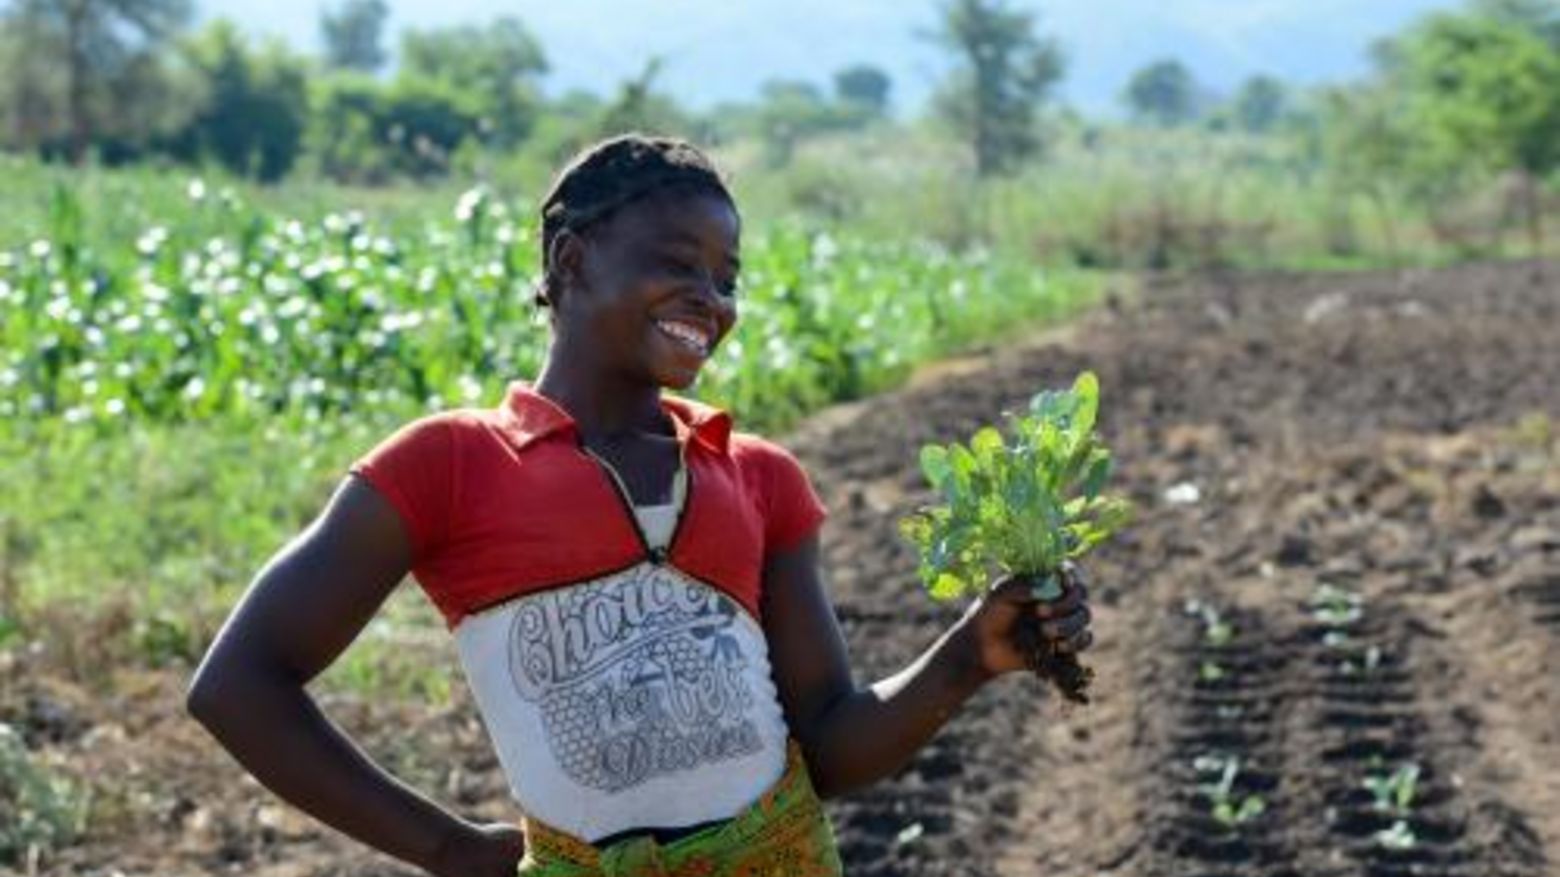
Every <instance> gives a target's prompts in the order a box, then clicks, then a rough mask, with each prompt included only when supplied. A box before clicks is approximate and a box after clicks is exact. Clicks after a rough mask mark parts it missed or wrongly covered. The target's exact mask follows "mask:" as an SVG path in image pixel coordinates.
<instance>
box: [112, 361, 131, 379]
mask: <svg viewBox="0 0 1560 877" xmlns="http://www.w3.org/2000/svg"><path fill="white" fill-rule="evenodd" d="M133 374H135V366H133V365H131V364H130V363H128V362H121V363H118V364H117V365H115V366H114V377H116V378H120V379H121V380H122V379H124V378H128V377H130V376H131V375H133Z"/></svg>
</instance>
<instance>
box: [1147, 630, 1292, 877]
mask: <svg viewBox="0 0 1560 877" xmlns="http://www.w3.org/2000/svg"><path fill="white" fill-rule="evenodd" d="M1185 611H1186V614H1187V615H1188V616H1190V617H1191V618H1192V619H1193V620H1194V622H1195V624H1196V631H1197V633H1196V638H1195V641H1194V642H1192V643H1191V644H1190V645H1189V646H1187V647H1185V648H1183V649H1182V653H1183V656H1184V657H1185V658H1186V659H1187V660H1186V662H1185V664H1184V665H1183V666H1184V667H1185V670H1184V671H1183V672H1187V673H1189V674H1190V675H1191V676H1192V680H1191V682H1192V684H1191V686H1190V693H1189V695H1188V696H1187V701H1186V709H1185V712H1184V714H1183V715H1182V716H1181V726H1182V727H1183V728H1184V729H1185V731H1184V732H1183V734H1182V736H1181V737H1180V738H1179V739H1178V740H1177V741H1176V746H1175V749H1174V757H1175V759H1176V763H1177V765H1178V768H1179V770H1178V773H1179V774H1181V779H1180V780H1179V781H1180V782H1182V783H1184V788H1186V793H1185V794H1183V795H1182V796H1181V798H1182V800H1184V801H1186V802H1188V803H1187V806H1188V807H1189V808H1190V811H1191V812H1190V813H1188V814H1187V815H1186V818H1185V819H1184V820H1183V821H1182V825H1183V826H1184V828H1185V832H1184V836H1183V837H1181V838H1180V839H1179V843H1177V844H1176V849H1177V852H1178V854H1179V855H1180V856H1181V857H1183V858H1186V859H1190V860H1194V861H1198V862H1205V863H1219V864H1230V865H1234V864H1239V865H1241V866H1243V867H1242V870H1241V871H1240V873H1242V874H1251V873H1253V871H1252V870H1251V869H1253V868H1261V867H1262V866H1263V865H1265V864H1268V863H1272V862H1280V861H1283V860H1284V859H1286V858H1287V857H1286V856H1284V855H1282V853H1281V851H1280V850H1278V848H1277V843H1276V841H1274V840H1273V838H1274V837H1275V836H1276V832H1274V831H1272V830H1271V826H1272V825H1274V824H1276V823H1277V822H1278V821H1279V820H1278V819H1277V818H1276V814H1275V813H1274V812H1273V806H1272V795H1273V793H1274V792H1275V791H1276V789H1277V786H1278V781H1277V779H1276V777H1275V775H1274V774H1273V773H1272V772H1271V771H1268V770H1265V769H1264V766H1266V765H1271V764H1273V763H1274V762H1275V760H1276V758H1275V753H1276V745H1275V740H1274V734H1275V729H1274V722H1273V707H1274V704H1273V700H1272V691H1271V689H1272V683H1273V680H1272V678H1271V674H1272V672H1273V667H1274V666H1275V664H1274V662H1273V661H1272V658H1271V656H1270V655H1266V654H1264V652H1263V650H1262V649H1263V647H1264V646H1263V645H1260V643H1261V639H1262V638H1261V636H1260V634H1259V623H1258V620H1257V617H1256V616H1253V615H1246V614H1239V613H1233V612H1228V611H1225V610H1222V609H1220V608H1219V607H1218V606H1216V605H1215V604H1214V603H1212V602H1209V601H1203V600H1192V601H1189V602H1188V603H1187V604H1186V606H1185ZM1186 767H1190V771H1189V772H1188V771H1185V768H1186Z"/></svg>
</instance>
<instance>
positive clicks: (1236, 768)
mask: <svg viewBox="0 0 1560 877" xmlns="http://www.w3.org/2000/svg"><path fill="white" fill-rule="evenodd" d="M1193 766H1194V767H1195V768H1196V769H1197V770H1199V771H1200V772H1202V773H1213V772H1217V773H1218V774H1219V779H1218V780H1217V781H1215V782H1212V783H1203V784H1200V785H1199V786H1198V787H1197V790H1198V791H1200V792H1202V793H1203V794H1205V795H1207V796H1208V801H1209V815H1211V816H1212V817H1213V819H1214V821H1215V822H1217V823H1219V824H1220V825H1222V826H1224V828H1225V829H1227V830H1229V831H1234V830H1235V829H1237V828H1239V827H1240V826H1242V825H1245V824H1246V823H1248V822H1250V821H1251V820H1253V819H1256V818H1257V817H1258V816H1261V815H1262V814H1263V813H1265V812H1267V802H1266V801H1264V800H1263V798H1262V796H1261V795H1237V794H1236V793H1235V779H1236V777H1238V776H1239V775H1240V759H1239V758H1236V757H1234V756H1228V757H1223V756H1204V757H1202V758H1199V759H1197V760H1196V761H1195V762H1193Z"/></svg>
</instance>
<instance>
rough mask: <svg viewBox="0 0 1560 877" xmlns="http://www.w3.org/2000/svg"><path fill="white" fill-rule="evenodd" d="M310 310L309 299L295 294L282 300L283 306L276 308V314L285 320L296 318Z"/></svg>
mask: <svg viewBox="0 0 1560 877" xmlns="http://www.w3.org/2000/svg"><path fill="white" fill-rule="evenodd" d="M308 310H309V300H308V299H306V298H304V297H303V296H301V295H295V296H293V297H292V298H290V299H288V300H287V301H284V302H282V306H281V307H280V308H277V310H276V315H277V316H278V317H280V318H282V319H284V320H296V319H297V318H299V317H301V316H303V315H304V314H305V313H307V312H308Z"/></svg>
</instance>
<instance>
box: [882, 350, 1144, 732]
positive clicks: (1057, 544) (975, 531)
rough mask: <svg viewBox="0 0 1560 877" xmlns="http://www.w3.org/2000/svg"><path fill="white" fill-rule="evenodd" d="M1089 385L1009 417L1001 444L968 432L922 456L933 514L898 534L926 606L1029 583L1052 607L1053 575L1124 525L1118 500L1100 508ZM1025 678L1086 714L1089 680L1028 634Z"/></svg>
mask: <svg viewBox="0 0 1560 877" xmlns="http://www.w3.org/2000/svg"><path fill="white" fill-rule="evenodd" d="M1098 412H1099V381H1098V380H1097V379H1096V378H1095V377H1094V375H1093V373H1091V372H1084V373H1083V374H1081V375H1079V376H1078V379H1077V380H1076V381H1075V382H1074V383H1073V386H1072V389H1071V390H1066V391H1046V392H1043V393H1040V394H1038V395H1036V396H1035V397H1034V399H1032V400H1031V401H1030V403H1029V411H1028V412H1027V413H1025V414H1023V415H1012V414H1010V415H1008V426H1009V429H1008V431H1007V434H1006V435H1004V434H1003V433H1002V432H999V431H998V430H997V429H996V428H994V427H989V426H988V427H985V428H983V429H981V430H980V431H978V432H976V433H975V435H974V436H973V437H972V438H971V439H970V441H969V444H968V445H961V444H957V443H955V444H952V445H947V446H943V445H928V446H926V447H924V448H922V449H921V472H922V473H923V474H924V475H925V476H926V480H927V481H928V482H929V483H930V484H931V486H932V488H933V489H934V490H935V491H936V492H937V493H938V495H939V499H940V500H941V502H940V503H939V504H937V505H933V506H928V507H926V508H922V509H920V510H919V511H917V512H915V513H914V514H911V515H909V516H907V517H906V518H905V519H904V520H902V521H901V522H900V531H901V532H902V533H904V535H905V537H906V538H908V539H909V540H910V541H911V542H912V543H914V545H915V546H916V548H917V550H918V551H919V554H920V561H921V562H920V569H919V572H920V577H921V581H922V582H923V584H924V585H925V586H926V588H927V590H928V591H929V592H930V593H931V596H932V597H933V598H934V599H937V600H954V599H958V598H960V597H963V596H965V595H967V594H975V593H979V592H980V591H981V590H982V589H984V588H985V587H986V585H987V582H989V581H991V580H992V578H993V577H994V574H1007V575H1011V576H1015V577H1018V578H1021V579H1027V580H1030V581H1032V582H1033V583H1034V595H1035V597H1036V598H1037V599H1040V600H1055V599H1057V598H1059V597H1061V596H1062V585H1061V575H1060V573H1061V569H1062V565H1063V564H1064V563H1065V562H1067V561H1069V560H1076V559H1077V558H1080V557H1082V556H1084V555H1085V554H1087V553H1089V552H1090V551H1091V550H1093V549H1094V548H1095V546H1097V545H1099V544H1100V543H1101V542H1104V541H1105V540H1106V539H1108V538H1109V537H1110V536H1111V535H1112V534H1113V533H1115V532H1116V531H1117V530H1118V529H1120V528H1121V527H1122V526H1123V525H1124V524H1125V523H1126V521H1127V517H1128V515H1129V511H1130V510H1129V506H1128V504H1127V502H1126V500H1124V499H1121V498H1119V497H1114V496H1106V495H1105V494H1104V493H1103V491H1104V488H1105V482H1106V480H1107V479H1108V478H1109V477H1110V471H1111V454H1110V450H1109V449H1108V448H1106V447H1105V445H1104V443H1103V442H1102V441H1101V440H1100V438H1099V436H1098V435H1097V434H1096V433H1095V431H1094V423H1095V418H1096V416H1097V414H1098ZM1026 638H1027V639H1028V640H1029V641H1030V642H1031V643H1032V645H1031V647H1030V667H1031V669H1033V670H1034V671H1035V673H1037V674H1038V675H1040V676H1041V677H1042V678H1046V679H1049V680H1051V682H1052V683H1053V684H1054V685H1056V687H1057V688H1058V689H1059V690H1060V691H1061V693H1062V694H1063V695H1064V696H1065V697H1067V698H1068V699H1069V700H1072V701H1074V702H1076V703H1088V687H1089V681H1090V680H1091V679H1092V678H1093V672H1092V671H1091V670H1090V669H1089V668H1087V667H1084V666H1082V665H1081V664H1079V663H1078V659H1077V657H1076V656H1075V655H1073V654H1071V653H1068V652H1062V651H1057V650H1053V649H1051V648H1049V647H1048V646H1046V645H1043V641H1042V640H1041V638H1040V636H1039V632H1038V626H1037V625H1036V626H1035V627H1034V628H1032V629H1028V630H1027V633H1026Z"/></svg>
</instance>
